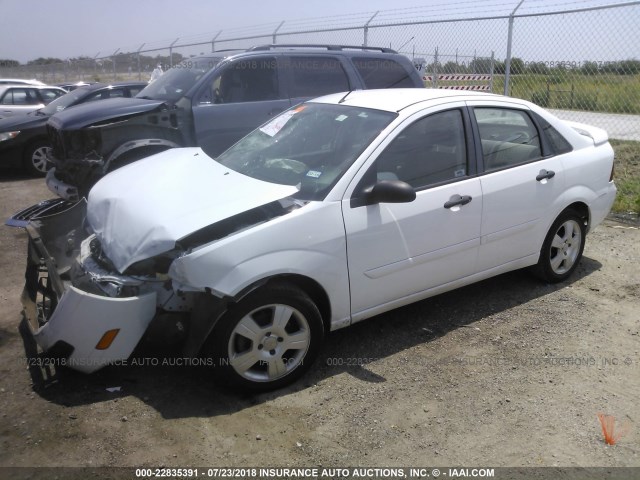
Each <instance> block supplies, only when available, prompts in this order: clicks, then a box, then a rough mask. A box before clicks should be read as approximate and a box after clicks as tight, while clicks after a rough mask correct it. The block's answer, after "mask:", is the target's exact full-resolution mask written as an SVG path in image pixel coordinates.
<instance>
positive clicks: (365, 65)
mask: <svg viewBox="0 0 640 480" xmlns="http://www.w3.org/2000/svg"><path fill="white" fill-rule="evenodd" d="M353 64H354V65H355V67H356V70H358V73H359V74H360V76H361V77H362V80H363V81H364V84H365V86H366V88H407V87H414V86H415V85H414V83H413V80H412V79H411V75H410V74H409V72H407V70H406V69H405V68H404V67H403V66H402V65H401V64H400V63H398V62H397V61H395V60H392V59H388V58H375V57H358V58H354V59H353Z"/></svg>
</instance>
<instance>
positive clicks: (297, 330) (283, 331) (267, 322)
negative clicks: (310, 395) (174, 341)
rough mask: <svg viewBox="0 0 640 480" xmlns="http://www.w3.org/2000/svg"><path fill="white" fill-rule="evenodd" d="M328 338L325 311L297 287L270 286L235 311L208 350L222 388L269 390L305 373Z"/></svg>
mask: <svg viewBox="0 0 640 480" xmlns="http://www.w3.org/2000/svg"><path fill="white" fill-rule="evenodd" d="M323 337H324V325H323V322H322V318H321V315H320V312H319V310H318V307H317V306H316V305H315V304H314V303H313V301H312V300H311V298H309V296H308V295H307V294H306V293H304V292H303V291H302V290H300V289H298V288H296V287H295V286H293V285H288V284H282V285H267V286H265V287H263V288H261V289H259V290H256V291H255V292H253V293H251V294H249V295H248V296H247V297H245V298H244V299H243V300H241V301H240V302H239V303H238V304H236V305H234V306H232V307H230V309H229V310H228V311H227V313H225V315H224V316H223V317H222V318H221V319H220V320H219V321H218V323H217V324H216V326H215V328H214V329H213V331H212V333H211V335H210V337H209V339H208V340H207V344H206V345H205V347H204V349H205V352H206V354H207V355H208V356H209V358H211V359H213V363H214V365H215V367H214V373H215V374H216V376H217V377H218V378H219V379H220V380H221V381H222V382H221V383H222V384H228V385H231V386H233V387H236V388H240V389H244V390H252V391H266V390H273V389H276V388H280V387H283V386H285V385H287V384H289V383H292V382H294V381H295V380H297V379H298V378H299V377H300V376H301V375H302V374H304V373H305V372H306V371H307V370H308V369H309V367H310V366H311V363H312V362H313V360H314V359H315V357H316V356H317V354H318V351H319V348H320V345H321V343H322V339H323Z"/></svg>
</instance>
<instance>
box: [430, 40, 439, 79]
mask: <svg viewBox="0 0 640 480" xmlns="http://www.w3.org/2000/svg"><path fill="white" fill-rule="evenodd" d="M431 83H432V84H433V88H438V47H436V51H435V52H434V54H433V78H432V80H431Z"/></svg>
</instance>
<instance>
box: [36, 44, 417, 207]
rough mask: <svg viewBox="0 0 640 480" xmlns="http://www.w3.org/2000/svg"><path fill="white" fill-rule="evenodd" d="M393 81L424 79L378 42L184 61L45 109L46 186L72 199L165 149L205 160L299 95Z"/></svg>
mask: <svg viewBox="0 0 640 480" xmlns="http://www.w3.org/2000/svg"><path fill="white" fill-rule="evenodd" d="M401 87H405V88H406V87H410V88H411V87H413V88H422V87H424V84H423V82H422V80H421V78H420V76H419V75H418V72H417V71H416V69H415V67H414V65H413V64H412V62H411V61H410V60H409V58H407V57H405V56H404V55H400V54H398V53H397V52H395V51H394V50H391V49H388V48H375V47H351V46H339V45H263V46H258V47H253V48H251V49H249V50H246V51H240V50H235V51H223V52H214V53H212V54H210V55H207V56H203V57H196V58H191V59H188V60H185V61H184V62H182V63H180V64H178V65H175V66H174V67H173V68H171V69H170V70H169V71H167V72H165V73H164V74H163V75H162V76H161V77H160V78H159V79H158V80H156V81H154V82H153V83H151V84H149V86H148V87H146V88H145V89H144V90H143V91H142V92H140V94H139V95H138V96H137V98H135V99H133V100H130V101H124V100H121V99H116V100H109V101H106V102H104V103H101V104H100V105H96V106H92V105H82V106H79V107H77V108H74V109H73V110H70V111H65V112H61V113H59V114H57V115H54V116H53V117H52V118H51V119H50V120H49V123H48V128H49V137H50V140H51V143H52V145H53V151H52V157H51V160H52V161H53V162H54V168H52V169H51V170H50V171H49V173H48V174H47V185H48V187H49V189H50V190H51V191H53V192H55V193H56V194H58V195H59V196H61V197H62V198H65V199H67V200H71V201H74V200H79V199H80V198H81V197H83V196H85V195H86V194H87V193H88V191H89V189H90V188H91V186H92V185H93V184H94V183H95V182H97V181H98V179H100V178H101V177H102V176H103V175H105V174H107V173H108V172H110V171H111V170H114V169H116V168H118V167H121V166H123V165H126V164H129V163H131V162H133V161H136V160H139V159H141V158H144V157H147V156H150V155H152V154H154V153H158V152H160V151H162V150H166V149H168V148H173V147H185V146H199V147H201V148H202V149H203V150H204V151H205V152H206V153H207V155H209V156H211V157H215V156H217V155H218V154H220V153H222V152H223V151H224V150H226V149H227V148H228V147H230V146H231V145H233V144H234V143H235V142H237V141H238V140H239V139H240V138H242V137H243V136H244V135H246V134H247V133H249V132H250V131H251V130H253V129H254V128H256V127H258V126H259V125H261V124H263V123H264V122H266V121H267V120H269V119H270V118H273V117H275V116H276V115H277V114H278V113H280V112H282V111H284V110H287V109H289V108H290V107H292V106H294V105H297V104H299V103H301V102H303V101H305V100H307V99H309V98H313V97H318V96H321V95H326V94H329V93H337V92H348V91H352V90H364V89H375V88H401Z"/></svg>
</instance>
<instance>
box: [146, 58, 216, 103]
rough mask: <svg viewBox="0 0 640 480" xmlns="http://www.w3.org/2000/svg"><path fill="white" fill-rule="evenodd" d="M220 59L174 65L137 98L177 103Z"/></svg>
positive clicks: (191, 61)
mask: <svg viewBox="0 0 640 480" xmlns="http://www.w3.org/2000/svg"><path fill="white" fill-rule="evenodd" d="M220 60H221V59H220V58H197V59H193V60H185V61H184V62H182V63H180V64H178V65H174V66H173V67H171V68H170V69H169V70H167V71H166V72H165V73H163V74H162V75H161V76H160V77H159V78H158V79H157V80H155V81H153V82H152V83H150V84H149V85H147V86H146V87H145V88H144V89H143V90H142V91H141V92H140V93H138V95H136V97H138V98H150V99H153V100H168V101H170V102H172V103H174V102H177V101H178V100H179V99H180V98H181V97H182V96H183V95H184V94H185V93H187V92H188V91H189V90H190V89H191V87H193V86H194V85H195V84H196V82H197V81H198V80H199V79H200V77H202V76H203V75H204V74H205V73H207V72H208V71H209V70H211V69H212V68H213V67H214V66H215V65H217V64H218V63H219V62H220Z"/></svg>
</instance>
